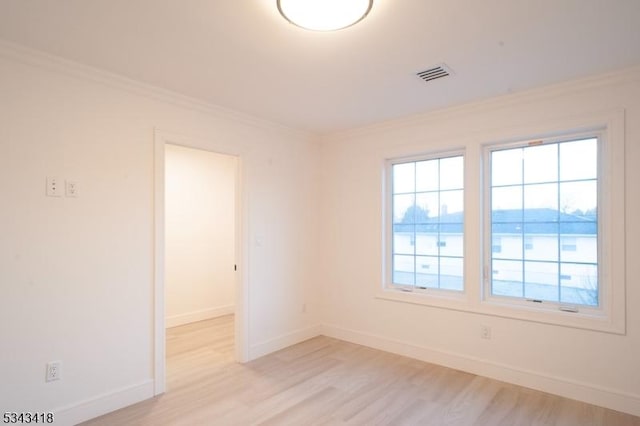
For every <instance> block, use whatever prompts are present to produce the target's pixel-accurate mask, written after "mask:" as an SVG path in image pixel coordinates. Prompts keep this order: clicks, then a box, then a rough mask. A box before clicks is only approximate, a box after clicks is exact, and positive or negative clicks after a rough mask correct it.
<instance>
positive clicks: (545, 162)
mask: <svg viewBox="0 0 640 426" xmlns="http://www.w3.org/2000/svg"><path fill="white" fill-rule="evenodd" d="M565 129H576V130H573V131H572V132H573V133H570V132H567V131H566V130H565ZM578 132H580V133H578ZM523 135H548V136H547V137H545V138H543V139H542V140H539V141H536V142H524V141H527V140H531V139H525V138H526V137H527V136H523ZM624 135H625V132H624V111H617V110H616V111H610V112H609V113H603V114H602V115H598V114H594V115H592V116H591V115H590V116H585V117H576V118H575V119H574V118H572V119H560V120H557V121H554V122H552V123H534V124H531V125H526V126H523V127H518V128H509V129H506V128H505V129H504V135H503V138H504V139H503V140H504V141H508V142H491V143H489V140H490V139H491V138H494V137H495V134H494V133H493V131H492V132H490V133H488V134H487V135H485V136H483V135H475V134H474V138H473V140H471V139H469V140H466V139H465V141H466V142H465V143H466V148H464V149H465V150H464V152H463V151H462V149H463V148H459V149H460V151H456V152H451V151H449V152H447V153H446V154H440V155H431V156H421V157H410V158H409V157H404V158H398V159H394V160H389V159H386V160H385V163H384V164H385V168H384V177H385V180H384V186H383V188H384V202H385V214H384V215H383V226H384V234H383V235H384V236H383V247H384V263H383V264H382V268H381V269H382V281H383V283H382V285H379V283H376V284H378V286H377V292H376V298H379V299H382V300H388V301H394V302H401V303H412V304H418V305H426V306H432V307H438V308H443V309H453V310H457V311H465V312H472V313H477V314H482V315H495V316H499V317H504V318H516V319H519V320H524V321H535V322H541V323H546V324H555V325H560V326H565V327H576V328H582V329H588V330H597V331H604V332H611V333H622V334H624V333H625V332H626V306H625V300H626V299H625V297H626V289H625V286H626V277H625V271H626V267H625V259H626V258H627V256H626V254H625V236H626V230H625V212H627V214H628V210H626V209H625V191H627V190H628V185H630V183H629V182H626V185H627V189H625V171H624V168H625V149H624V145H625V144H624V142H625V140H624ZM518 140H520V141H523V142H513V141H518ZM483 141H486V142H487V143H486V144H484V143H483ZM451 143H454V142H453V141H452V142H451ZM447 145H449V144H448V143H447V142H446V141H442V143H441V144H440V146H442V147H446V146H447ZM406 149H410V147H409V146H404V145H403V146H401V147H398V151H396V152H398V153H399V155H406V152H407V151H406ZM463 154H464V156H463ZM463 181H464V182H466V184H467V185H464V184H463ZM463 201H464V202H463ZM463 204H464V208H463ZM465 224H466V226H464V225H465ZM464 228H466V229H464ZM463 230H464V232H463ZM464 247H466V249H464V250H463V248H464ZM479 248H481V249H479ZM463 269H464V271H463Z"/></svg>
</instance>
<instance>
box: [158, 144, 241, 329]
mask: <svg viewBox="0 0 640 426" xmlns="http://www.w3.org/2000/svg"><path fill="white" fill-rule="evenodd" d="M236 175H237V158H236V157H234V156H231V155H225V154H218V153H215V152H210V151H204V150H201V149H195V148H188V147H183V146H178V145H171V144H167V145H166V146H165V313H166V317H165V326H166V327H167V328H173V327H177V326H181V325H185V324H190V323H193V322H197V321H202V320H207V319H212V318H217V317H220V316H224V315H233V314H234V313H235V294H234V292H235V271H234V268H235V264H236V261H235V252H236V249H235V240H236V237H235V228H236V227H235V220H236V212H235V199H236V198H235V197H236V196H235V193H236V188H235V186H236Z"/></svg>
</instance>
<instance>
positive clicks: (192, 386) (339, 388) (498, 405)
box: [84, 316, 640, 426]
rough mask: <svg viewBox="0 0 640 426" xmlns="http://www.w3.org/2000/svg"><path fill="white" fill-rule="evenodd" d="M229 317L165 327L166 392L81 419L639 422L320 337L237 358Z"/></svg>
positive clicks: (91, 425) (308, 423) (489, 425)
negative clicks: (241, 359)
mask: <svg viewBox="0 0 640 426" xmlns="http://www.w3.org/2000/svg"><path fill="white" fill-rule="evenodd" d="M233 336H234V329H233V316H225V317H220V318H216V319H213V320H207V321H201V322H197V323H193V324H187V325H184V326H180V327H174V328H171V329H169V330H167V392H166V393H165V394H164V395H162V396H160V397H156V398H152V399H150V400H147V401H143V402H141V403H139V404H135V405H133V406H131V407H127V408H124V409H122V410H118V411H116V412H113V413H110V414H107V415H105V416H102V417H99V418H97V419H93V420H91V421H88V422H86V423H84V425H86V426H102V425H105V426H106V425H108V426H114V425H115V426H120V425H123V426H129V425H134V426H138V425H139V426H147V425H154V426H162V425H171V426H174V425H177V426H182V425H185V426H187V425H189V426H192V425H196V426H197V425H223V426H224V425H233V426H243V425H265V426H266V425H293V426H299V425H302V426H315V425H342V426H344V425H367V426H369V425H393V426H397V425H408V426H411V425H438V426H440V425H454V426H455V425H464V426H466V425H478V426H482V425H485V426H499V425H504V426H517V425H554V426H561V425H567V426H573V425H576V426H589V425H594V426H602V425H607V426H608V425H615V426H618V425H620V426H640V417H634V416H631V415H628V414H624V413H619V412H616V411H612V410H608V409H605V408H602V407H597V406H593V405H589V404H585V403H582V402H578V401H573V400H569V399H566V398H561V397H558V396H554V395H549V394H546V393H543V392H539V391H535V390H531V389H527V388H523V387H520V386H515V385H511V384H508V383H503V382H499V381H496V380H491V379H487V378H483V377H479V376H475V375H473V374H469V373H465V372H461V371H456V370H452V369H448V368H445V367H440V366H437V365H433V364H428V363H424V362H420V361H417V360H414V359H410V358H406V357H402V356H399V355H394V354H390V353H387V352H382V351H378V350H375V349H371V348H367V347H364V346H359V345H356V344H353V343H348V342H342V341H340V340H336V339H332V338H328V337H317V338H314V339H310V340H308V341H306V342H302V343H300V344H298V345H294V346H292V347H290V348H286V349H283V350H281V351H279V352H276V353H274V354H270V355H267V356H265V357H262V358H260V359H258V360H255V361H252V362H250V363H247V364H238V363H236V362H234V358H233V356H234V355H233V354H234V345H233Z"/></svg>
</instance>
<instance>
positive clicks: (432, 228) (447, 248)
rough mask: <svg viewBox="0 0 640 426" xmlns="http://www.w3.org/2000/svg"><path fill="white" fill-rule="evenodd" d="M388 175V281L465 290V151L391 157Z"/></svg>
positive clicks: (428, 287)
mask: <svg viewBox="0 0 640 426" xmlns="http://www.w3.org/2000/svg"><path fill="white" fill-rule="evenodd" d="M388 174H389V178H390V180H389V188H390V194H389V197H388V202H389V205H388V210H389V212H390V217H391V218H392V220H391V221H390V223H389V224H388V225H387V226H389V229H388V231H389V234H390V237H391V238H390V241H391V244H390V247H389V249H390V253H389V256H388V257H389V263H390V265H389V266H390V267H389V268H388V269H389V271H390V272H389V276H388V277H387V280H388V282H389V283H390V285H391V286H394V287H395V286H399V287H401V288H405V289H406V288H410V289H412V290H413V289H422V290H426V289H440V290H453V291H461V290H463V288H464V283H463V247H464V241H463V223H464V222H463V211H464V209H463V205H464V191H463V186H464V161H463V157H462V155H455V154H449V155H448V156H439V157H435V158H434V157H426V158H419V159H411V160H398V161H391V162H389V163H388Z"/></svg>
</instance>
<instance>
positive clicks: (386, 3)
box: [0, 0, 640, 133]
mask: <svg viewBox="0 0 640 426" xmlns="http://www.w3.org/2000/svg"><path fill="white" fill-rule="evenodd" d="M0 38H1V39H5V40H7V41H10V42H13V43H17V44H21V45H25V46H27V47H31V48H35V49H38V50H41V51H44V52H47V53H50V54H54V55H58V56H61V57H64V58H66V59H70V60H73V61H77V62H80V63H83V64H86V65H91V66H94V67H98V68H102V69H105V70H108V71H111V72H114V73H118V74H121V75H123V76H126V77H129V78H132V79H135V80H139V81H142V82H145V83H148V84H152V85H155V86H159V87H162V88H165V89H169V90H173V91H175V92H179V93H181V94H184V95H188V96H191V97H194V98H199V99H201V100H204V101H206V102H209V103H212V104H216V105H219V106H223V107H226V108H230V109H234V110H237V111H242V112H245V113H249V114H251V115H255V116H258V117H261V118H265V119H268V120H272V121H275V122H278V123H281V124H284V125H287V126H290V127H294V128H298V129H304V130H311V131H314V132H318V133H325V132H331V131H335V130H340V129H346V128H352V127H357V126H362V125H366V124H370V123H373V122H378V121H382V120H388V119H392V118H397V117H402V116H406V115H409V114H415V113H419V112H424V111H429V110H433V109H436V108H442V107H445V106H450V105H455V104H460V103H463V102H468V101H472V100H479V99H483V98H487V97H492V96H496V95H500V94H504V93H508V92H510V91H520V90H523V89H528V88H532V87H536V86H541V85H546V84H550V83H555V82H561V81H565V80H569V79H573V78H576V77H582V76H587V75H592V74H597V73H601V72H605V71H609V70H614V69H619V68H623V67H627V66H631V65H637V64H640V0H483V1H480V0H440V1H432V0H375V1H374V6H373V9H372V11H371V13H370V15H369V16H368V17H367V18H366V19H365V20H364V21H362V22H360V23H359V24H357V25H355V26H353V27H350V28H347V29H344V30H341V31H337V32H331V33H318V32H309V31H305V30H302V29H300V28H297V27H295V26H293V25H291V24H289V23H288V22H286V21H285V20H284V19H282V17H281V16H280V15H279V14H278V12H277V9H276V0H0ZM442 62H444V63H446V64H447V65H449V66H450V67H451V68H452V69H453V70H454V72H455V75H454V76H453V77H447V78H445V79H440V80H435V81H433V82H431V83H425V82H423V81H422V80H420V79H419V78H418V77H416V76H415V73H416V72H418V71H422V70H424V69H426V68H429V67H431V66H432V65H435V64H439V63H442Z"/></svg>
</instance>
